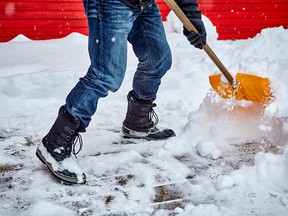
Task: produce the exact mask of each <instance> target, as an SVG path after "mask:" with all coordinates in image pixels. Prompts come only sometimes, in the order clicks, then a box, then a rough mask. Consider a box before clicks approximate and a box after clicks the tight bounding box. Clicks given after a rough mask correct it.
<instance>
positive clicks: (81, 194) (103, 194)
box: [0, 14, 288, 216]
mask: <svg viewBox="0 0 288 216" xmlns="http://www.w3.org/2000/svg"><path fill="white" fill-rule="evenodd" d="M205 24H206V28H207V31H208V34H209V37H208V43H209V45H210V46H211V47H212V49H213V50H214V51H215V52H216V54H217V55H219V58H220V59H221V60H222V61H223V63H224V65H225V66H226V67H227V68H228V70H229V71H231V73H232V74H233V75H235V74H236V73H237V72H245V73H249V74H256V75H259V76H262V77H268V78H269V79H270V81H271V89H272V91H273V95H274V97H275V99H274V100H273V101H271V102H270V103H269V104H265V105H263V104H255V103H252V102H247V101H234V100H223V99H221V98H219V97H218V96H217V95H216V94H215V93H214V92H213V90H212V89H211V86H210V84H209V81H208V76H209V75H211V74H213V73H215V72H217V68H216V67H215V66H214V64H213V63H212V61H211V60H210V59H209V58H208V57H207V56H206V54H205V52H204V51H201V50H197V49H195V48H193V47H192V46H190V45H189V43H188V42H187V40H186V38H185V37H184V36H183V35H182V34H181V32H182V25H181V24H180V23H179V21H178V20H177V18H176V17H175V16H174V15H173V14H170V15H169V17H168V21H167V22H166V23H165V27H166V31H167V37H168V41H169V43H170V45H171V49H172V53H173V66H172V68H171V70H170V71H169V72H168V73H167V75H166V76H165V77H164V78H163V80H162V85H161V87H160V89H159V94H158V98H157V99H156V101H155V102H156V103H157V107H156V108H155V110H156V112H157V114H158V116H159V118H160V123H159V126H160V127H161V126H162V127H170V128H173V129H174V130H175V132H176V134H177V136H176V137H174V138H171V139H169V140H167V141H158V142H155V141H150V142H147V141H144V140H131V139H130V140H129V139H128V140H127V139H124V138H123V137H122V136H121V133H120V130H121V125H122V121H123V119H124V116H125V113H126V106H127V102H126V94H127V92H128V91H129V90H130V89H131V80H132V77H133V73H134V71H135V68H136V65H137V60H136V58H135V56H134V54H133V52H132V49H131V47H130V45H129V53H128V55H129V60H128V68H127V73H126V77H125V80H124V82H123V85H122V87H121V88H120V90H119V91H118V92H116V93H111V94H110V95H109V96H108V97H107V98H105V99H101V100H100V102H99V108H98V111H97V113H96V114H95V115H94V117H93V120H92V122H91V124H90V127H89V128H88V130H87V132H86V133H84V134H83V135H82V137H83V140H84V149H83V151H81V153H80V154H79V156H78V159H77V160H78V162H79V165H80V167H82V168H83V171H84V172H85V173H86V175H87V178H88V181H87V184H86V185H80V186H78V185H77V186H67V185H63V184H60V183H59V182H57V181H55V179H54V178H53V177H52V176H51V175H50V174H49V173H48V171H47V168H46V167H45V166H43V165H42V164H41V163H40V161H39V160H38V159H37V158H36V156H35V150H36V146H37V144H38V143H39V142H40V140H41V138H42V137H43V136H44V135H45V134H46V133H47V132H48V130H49V129H50V127H51V125H52V124H53V122H54V120H55V118H56V115H57V112H58V108H59V106H61V105H62V104H63V103H64V101H65V97H66V95H67V93H68V92H69V91H70V89H71V88H72V87H73V86H74V85H75V84H76V82H77V80H78V78H79V77H81V76H83V75H84V74H85V72H86V70H87V68H88V66H89V59H88V53H87V37H86V36H83V35H79V34H71V35H70V36H68V37H66V38H64V39H59V40H47V41H31V40H29V39H27V38H25V37H24V36H21V35H20V36H18V37H17V38H15V39H13V40H12V41H10V42H7V43H0V101H1V102H0V115H1V124H0V215H3V216H4V215H5V216H14V215H17V216H22V215H23V216H56V215H57V216H58V215H60V214H61V216H74V215H82V216H86V215H141V216H142V215H157V216H158V215H159V216H162V215H163V216H164V215H181V216H183V215H187V216H194V215H199V216H204V215H209V216H210V215H213V216H217V215H219V216H220V215H221V216H224V215H239V216H240V215H241V216H243V215H245V216H246V215H247V216H249V215H258V216H270V215H277V216H284V215H285V216H286V215H288V85H287V80H288V71H287V70H288V30H284V29H283V28H281V27H279V28H273V29H265V30H263V31H262V32H261V33H260V34H259V35H257V36H256V37H255V38H253V39H247V40H241V41H217V40H216V38H217V33H216V29H215V27H213V26H212V25H211V23H210V22H209V20H207V19H205Z"/></svg>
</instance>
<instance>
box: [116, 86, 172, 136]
mask: <svg viewBox="0 0 288 216" xmlns="http://www.w3.org/2000/svg"><path fill="white" fill-rule="evenodd" d="M127 99H128V109H127V114H126V118H125V120H124V122H123V126H122V132H123V134H124V136H125V137H128V138H143V139H147V140H165V139H168V138H170V137H173V136H175V133H174V131H173V130H171V129H164V130H160V129H158V128H157V127H156V125H157V123H158V116H157V115H156V113H155V111H154V110H153V107H155V106H156V104H155V103H153V101H152V100H140V99H138V98H136V96H135V93H134V92H133V91H130V92H129V93H128V95H127ZM153 119H154V121H153Z"/></svg>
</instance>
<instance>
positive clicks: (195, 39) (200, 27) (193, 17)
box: [183, 11, 207, 49]
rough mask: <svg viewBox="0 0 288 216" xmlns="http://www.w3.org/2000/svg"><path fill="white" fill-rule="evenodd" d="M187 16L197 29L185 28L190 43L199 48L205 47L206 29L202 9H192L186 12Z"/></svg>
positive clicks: (184, 32)
mask: <svg viewBox="0 0 288 216" xmlns="http://www.w3.org/2000/svg"><path fill="white" fill-rule="evenodd" d="M186 16H187V18H188V19H189V20H190V22H191V23H192V24H193V25H194V27H195V28H196V29H197V31H198V33H197V32H193V31H192V32H189V31H188V30H187V29H186V28H185V27H184V29H183V34H184V35H185V36H186V37H187V39H188V41H189V42H190V44H192V45H193V46H195V47H196V48H198V49H203V45H205V44H206V37H207V34H206V29H205V26H204V23H203V21H202V19H201V12H200V11H191V12H189V13H186Z"/></svg>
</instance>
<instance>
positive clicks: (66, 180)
mask: <svg viewBox="0 0 288 216" xmlns="http://www.w3.org/2000/svg"><path fill="white" fill-rule="evenodd" d="M36 156H37V157H38V159H39V160H40V161H41V162H42V163H43V164H44V165H46V166H47V168H48V169H49V171H50V172H51V173H52V175H53V176H54V177H56V179H57V180H60V181H61V182H63V183H65V184H85V183H86V175H85V174H84V173H83V182H80V183H79V182H78V179H77V178H73V177H70V176H66V175H63V174H62V173H60V172H57V171H55V170H53V168H52V165H51V164H50V163H49V162H48V161H46V159H45V158H44V157H43V155H42V153H41V151H40V150H39V149H37V150H36Z"/></svg>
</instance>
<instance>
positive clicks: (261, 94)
mask: <svg viewBox="0 0 288 216" xmlns="http://www.w3.org/2000/svg"><path fill="white" fill-rule="evenodd" d="M221 77H222V74H215V75H212V76H209V80H210V84H211V86H212V87H213V89H214V90H215V91H216V92H217V94H218V95H220V96H221V97H222V98H224V99H227V98H234V99H236V100H249V101H253V102H260V103H266V102H269V101H270V100H271V98H272V97H273V96H272V94H271V92H270V81H269V79H268V78H262V77H259V76H255V75H251V74H242V73H238V74H236V83H237V88H236V89H233V88H232V86H231V84H230V83H229V82H228V81H226V82H225V81H223V80H221Z"/></svg>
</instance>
